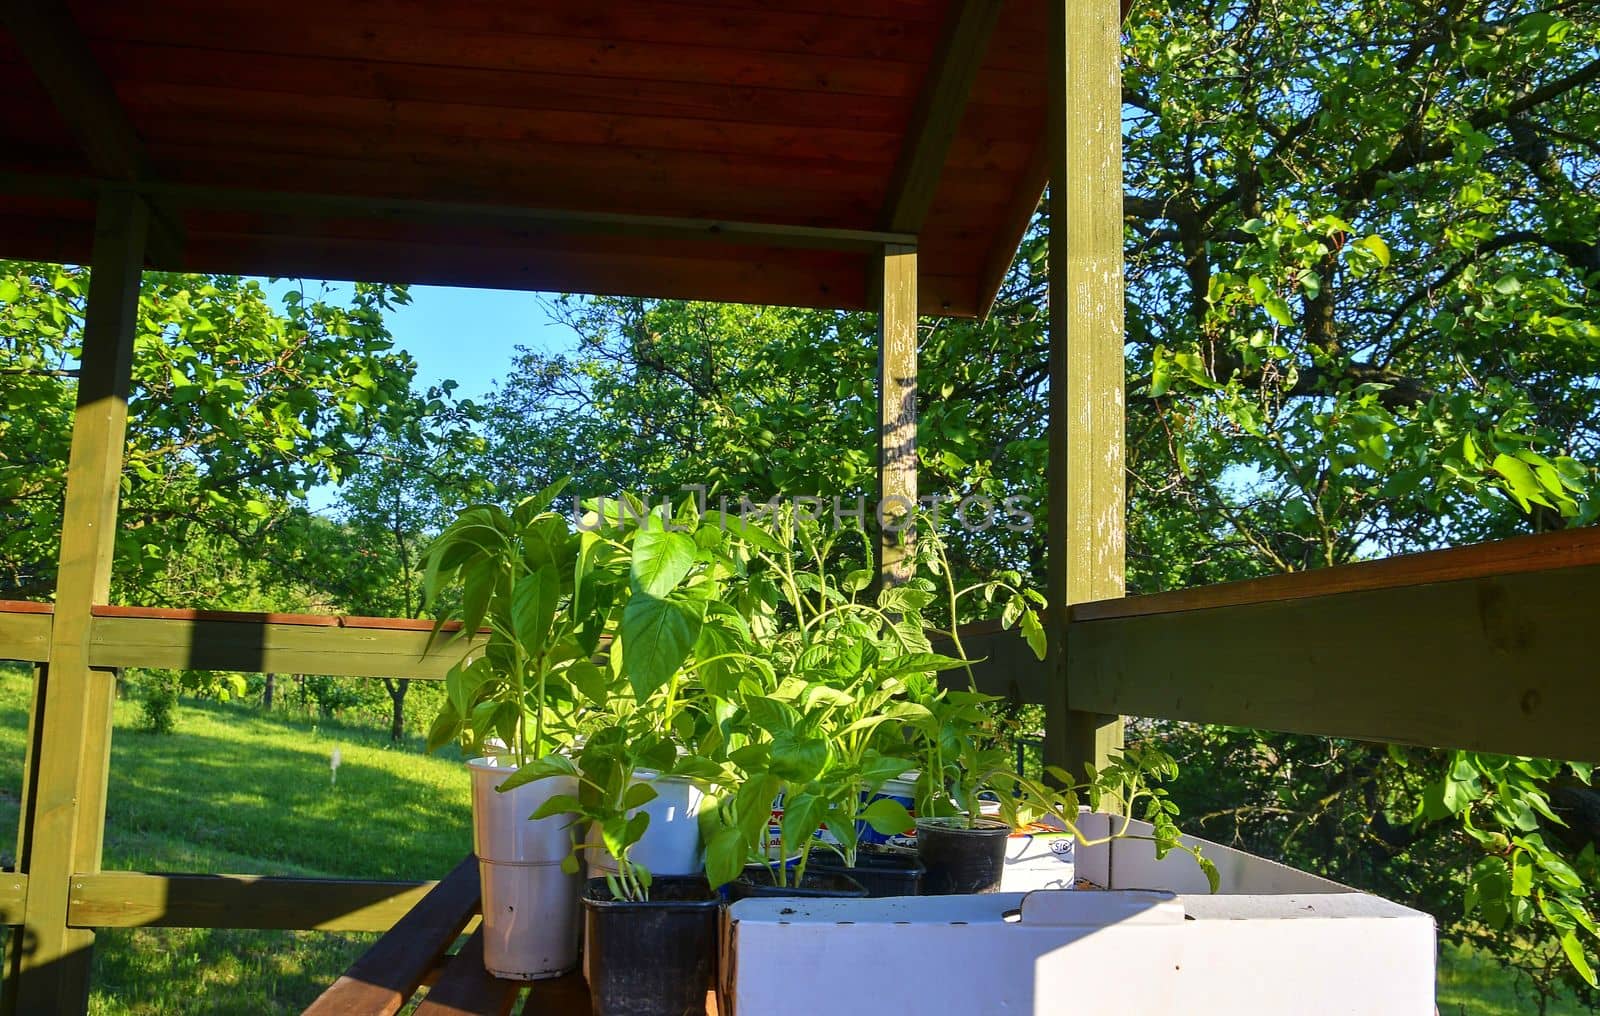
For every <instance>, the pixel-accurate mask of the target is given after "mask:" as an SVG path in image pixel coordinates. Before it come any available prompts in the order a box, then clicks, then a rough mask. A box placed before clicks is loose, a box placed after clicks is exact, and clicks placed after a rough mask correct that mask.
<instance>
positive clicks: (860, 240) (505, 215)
mask: <svg viewBox="0 0 1600 1016" xmlns="http://www.w3.org/2000/svg"><path fill="white" fill-rule="evenodd" d="M103 188H116V189H132V190H134V191H136V192H137V193H139V194H141V195H143V196H145V197H146V198H149V199H151V200H154V201H159V202H160V203H161V204H162V205H163V206H165V207H172V208H178V209H185V208H190V209H203V210H210V211H221V212H247V213H257V214H263V215H282V216H302V217H311V218H324V219H360V220H379V221H387V222H398V223H405V224H407V225H420V226H449V227H463V226H465V227H481V228H485V229H500V230H505V231H507V232H511V233H527V234H549V235H551V236H626V237H635V238H639V239H647V240H702V241H714V242H720V243H729V244H736V245H742V246H748V247H777V248H783V249H813V250H838V251H850V252H857V253H872V252H876V251H879V250H882V248H883V247H885V246H886V245H915V243H916V237H915V236H914V235H912V234H910V233H906V232H902V231H896V230H882V231H880V230H862V229H835V228H831V227H826V226H800V225H790V224H786V223H770V222H739V221H733V220H720V219H690V218H674V217H668V216H658V215H631V214H623V213H613V212H579V211H569V210H566V209H553V208H527V207H522V206H518V205H485V204H477V203H474V202H465V201H419V200H407V199H400V198H379V197H367V196H360V195H349V194H316V193H307V192H300V191H263V190H246V189H236V188H231V187H195V186H189V185H184V184H168V183H154V182H131V183H130V182H122V181H103V180H85V179H72V178H61V177H47V176H36V175H32V174H20V173H5V174H0V193H17V194H27V195H41V196H48V197H66V196H70V197H78V198H82V199H86V200H87V199H91V198H93V197H94V196H95V195H96V194H97V193H99V191H100V190H101V189H103Z"/></svg>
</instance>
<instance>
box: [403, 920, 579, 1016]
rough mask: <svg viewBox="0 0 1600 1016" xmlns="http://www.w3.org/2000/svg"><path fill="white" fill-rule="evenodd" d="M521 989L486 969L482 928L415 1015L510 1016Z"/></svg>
mask: <svg viewBox="0 0 1600 1016" xmlns="http://www.w3.org/2000/svg"><path fill="white" fill-rule="evenodd" d="M522 988H523V985H522V983H521V982H518V981H507V980H502V979H501V978H498V977H495V976H494V975H493V974H491V973H489V971H487V970H485V969H484V967H483V929H481V928H480V929H479V930H478V931H477V932H476V933H475V934H474V935H473V936H472V937H471V938H470V939H468V940H467V944H466V945H464V946H462V947H461V951H460V952H458V953H456V954H455V956H454V957H452V958H451V960H450V962H449V964H448V965H447V966H446V967H445V968H444V972H443V973H442V974H440V975H439V980H438V981H437V982H435V983H434V985H433V987H432V988H430V989H428V996H427V998H426V999H425V1000H424V1001H423V1003H422V1004H421V1005H420V1006H418V1007H417V1013H416V1016H507V1014H508V1013H510V1012H511V1007H512V1006H513V1005H515V1004H516V1002H517V996H518V995H519V994H521V992H522ZM587 997H588V996H587V995H585V999H586V1000H587ZM582 1011H584V1012H587V1006H586V1007H585V1009H584V1010H582Z"/></svg>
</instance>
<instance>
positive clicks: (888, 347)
mask: <svg viewBox="0 0 1600 1016" xmlns="http://www.w3.org/2000/svg"><path fill="white" fill-rule="evenodd" d="M876 260H877V263H878V266H879V272H878V273H877V278H876V279H875V280H874V281H875V282H876V283H877V286H876V288H877V290H878V293H879V304H878V425H879V431H878V518H879V520H880V521H881V522H882V523H883V525H882V528H881V530H880V537H879V577H880V580H881V581H882V582H883V583H884V584H886V585H892V584H895V583H898V582H903V581H905V580H906V579H907V578H909V577H910V575H911V564H910V561H909V559H908V558H909V550H910V547H911V538H912V532H911V529H910V528H909V525H908V524H907V518H906V516H908V515H909V514H910V513H911V512H912V510H914V509H915V508H916V505H917V249H916V248H915V247H905V246H899V245H895V246H888V247H885V248H884V249H883V253H882V254H881V256H880V257H878V258H877V259H876Z"/></svg>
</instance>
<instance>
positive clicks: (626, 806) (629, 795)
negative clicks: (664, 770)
mask: <svg viewBox="0 0 1600 1016" xmlns="http://www.w3.org/2000/svg"><path fill="white" fill-rule="evenodd" d="M659 796H660V794H659V793H658V792H657V791H656V788H655V787H654V786H653V785H651V784H650V783H649V782H648V781H646V780H640V781H638V782H637V783H632V784H629V786H628V789H627V790H626V791H625V792H624V793H623V795H622V810H623V811H632V810H633V809H635V808H642V807H644V806H645V805H647V804H649V803H650V802H651V801H654V800H655V799H656V798H657V797H659Z"/></svg>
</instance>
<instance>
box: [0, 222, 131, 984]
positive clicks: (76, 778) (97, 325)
mask: <svg viewBox="0 0 1600 1016" xmlns="http://www.w3.org/2000/svg"><path fill="white" fill-rule="evenodd" d="M147 219H148V212H147V210H146V208H145V205H144V202H143V201H142V199H140V198H137V197H135V196H133V195H132V194H129V193H126V192H108V193H107V194H105V195H104V196H103V197H102V198H101V200H100V207H99V213H98V217H97V218H96V221H95V238H94V255H93V262H92V264H91V274H90V286H89V302H88V308H87V311H86V313H85V317H84V326H83V332H84V342H83V360H82V365H81V366H82V369H81V372H80V375H79V379H78V400H77V413H76V416H75V418H74V421H73V427H72V452H71V458H70V459H69V460H68V465H67V495H66V506H65V513H64V516H63V521H62V526H61V559H60V572H59V575H58V577H57V580H56V611H55V620H54V624H53V625H52V627H51V635H50V662H49V665H48V667H47V669H46V670H45V672H44V675H43V680H42V681H41V683H40V688H39V692H38V694H37V700H36V702H35V710H36V712H37V713H38V715H37V716H36V717H35V719H34V720H33V723H34V725H35V728H36V729H37V731H38V741H37V744H36V745H35V746H34V751H33V754H32V758H31V762H32V764H33V772H32V773H31V774H30V779H31V781H32V791H33V792H32V795H31V797H30V799H29V801H28V808H27V811H26V813H25V814H24V816H23V822H24V823H25V831H24V833H23V838H22V845H23V846H24V848H25V851H26V852H25V853H24V854H23V855H20V856H19V857H18V864H19V867H20V868H21V870H23V871H25V872H27V874H28V901H27V904H26V906H25V908H24V912H23V921H24V926H23V928H22V929H21V931H22V935H23V939H24V942H23V944H22V947H21V948H20V949H19V950H18V955H17V957H16V959H17V966H16V967H15V968H13V972H14V973H15V974H16V975H17V976H16V978H15V980H16V989H15V1005H16V1010H17V1011H18V1012H23V1013H33V1012H84V1011H87V1009H88V993H89V960H90V957H91V953H92V950H93V947H94V933H93V932H91V931H88V930H86V929H79V928H69V927H67V906H68V898H69V893H70V888H71V887H70V882H71V878H72V875H73V874H74V873H75V872H80V871H81V872H92V871H97V870H99V868H100V849H101V844H102V841H103V839H104V832H105V804H106V801H105V793H106V777H107V766H108V763H109V760H110V751H111V701H112V697H113V694H114V691H115V687H116V673H115V671H112V670H106V669H101V668H93V667H90V666H89V634H90V626H91V617H90V608H91V607H92V606H93V605H94V604H97V603H104V602H105V601H106V597H107V595H108V591H109V587H110V582H111V555H112V547H113V542H114V537H115V534H116V522H117V493H118V485H119V480H120V478H121V474H122V456H123V445H124V435H125V433H126V426H127V417H128V386H129V376H130V373H131V370H132V360H133V341H134V332H135V327H136V322H137V315H138V302H139V274H140V269H141V266H142V265H143V263H144V240H145V230H146V223H147Z"/></svg>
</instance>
